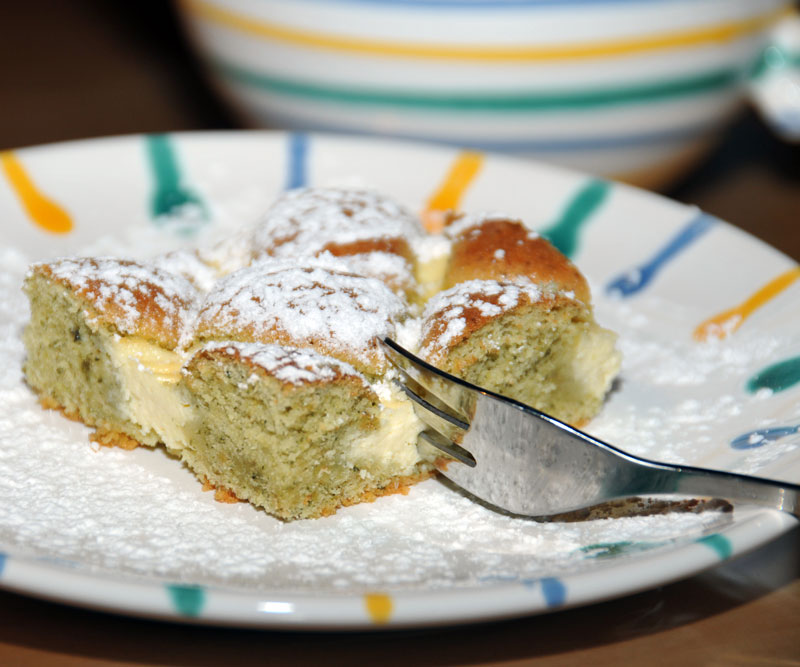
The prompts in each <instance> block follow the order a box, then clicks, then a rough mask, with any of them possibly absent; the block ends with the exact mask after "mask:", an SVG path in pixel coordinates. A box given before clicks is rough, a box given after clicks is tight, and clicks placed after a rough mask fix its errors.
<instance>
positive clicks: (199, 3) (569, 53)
mask: <svg viewBox="0 0 800 667" xmlns="http://www.w3.org/2000/svg"><path fill="white" fill-rule="evenodd" d="M180 1H181V3H182V4H183V6H184V9H185V10H186V11H187V13H191V14H194V15H195V16H196V17H197V18H200V19H202V20H205V21H208V22H211V23H214V24H217V25H221V26H224V27H226V28H229V29H231V30H236V31H239V32H242V33H245V34H247V35H250V36H252V37H257V38H260V39H266V40H275V41H282V42H288V43H291V44H296V45H299V46H305V47H310V48H316V49H324V50H329V51H345V52H350V53H361V54H371V55H379V56H391V57H398V58H421V59H431V60H472V61H482V62H536V61H548V60H581V59H591V58H608V57H614V56H622V55H630V54H635V53H644V52H648V51H659V50H668V49H682V48H686V47H689V46H701V45H705V44H715V43H724V42H730V41H733V40H736V39H739V38H741V37H744V36H747V35H750V34H752V33H755V32H758V31H760V30H763V29H764V28H765V27H767V26H769V25H771V24H772V23H775V22H776V21H777V20H778V19H780V18H781V17H783V16H785V15H787V14H788V13H790V12H792V9H791V8H789V7H783V8H780V9H777V10H771V11H768V12H765V13H763V14H759V15H757V16H753V17H749V18H745V19H739V20H732V21H725V22H720V23H716V24H714V25H710V26H705V27H700V28H692V29H688V30H679V31H674V32H661V33H652V34H650V35H645V36H641V37H638V36H637V37H628V38H621V39H615V40H595V41H588V40H587V41H585V42H577V43H563V44H554V45H547V46H544V45H537V46H505V47H504V46H458V45H448V46H445V45H440V44H425V43H421V42H401V41H378V40H371V39H359V38H355V37H342V36H338V35H332V34H327V33H324V32H316V31H309V30H298V29H295V28H291V27H286V26H283V25H280V24H277V23H272V22H270V21H264V20H261V19H255V18H251V17H249V16H246V15H244V14H240V13H238V12H234V11H230V10H228V9H223V8H221V7H218V6H216V5H214V4H213V3H211V2H206V1H205V0H180Z"/></svg>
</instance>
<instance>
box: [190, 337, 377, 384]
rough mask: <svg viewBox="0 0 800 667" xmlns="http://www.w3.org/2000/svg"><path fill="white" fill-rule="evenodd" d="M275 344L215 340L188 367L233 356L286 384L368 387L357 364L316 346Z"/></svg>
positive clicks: (251, 371)
mask: <svg viewBox="0 0 800 667" xmlns="http://www.w3.org/2000/svg"><path fill="white" fill-rule="evenodd" d="M271 347H272V346H271V345H269V344H263V345H262V344H260V343H254V344H247V343H244V344H242V343H238V342H235V341H229V342H223V343H219V344H211V345H209V346H206V347H203V348H200V349H199V350H198V351H197V352H195V354H194V355H193V356H192V358H191V359H190V360H189V361H188V362H187V364H186V370H187V371H188V372H191V371H192V369H193V368H194V367H195V366H196V365H197V363H198V362H199V361H201V360H203V359H206V360H208V361H211V362H215V363H216V362H218V361H220V360H231V361H234V362H238V363H241V364H243V365H244V366H246V367H247V368H248V370H249V372H250V373H255V374H256V375H258V376H261V377H267V376H269V377H271V378H273V379H275V380H277V381H278V382H280V383H281V384H283V385H284V387H289V386H291V385H295V384H298V383H302V384H305V385H313V386H322V385H324V384H328V383H335V384H338V385H345V384H349V385H351V387H352V391H353V392H354V393H355V392H360V391H364V390H365V389H366V388H367V387H368V385H367V384H366V383H365V381H364V378H363V377H362V376H361V375H359V374H357V372H356V370H355V368H352V367H350V366H347V365H345V363H344V362H340V361H339V360H338V359H334V358H333V357H330V358H327V357H323V356H322V355H318V354H317V353H315V352H314V351H312V350H297V349H293V348H284V347H281V348H277V347H276V348H275V349H274V351H273V350H271V349H270V348H271ZM263 357H268V360H267V361H264V360H263Z"/></svg>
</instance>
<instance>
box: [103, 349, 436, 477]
mask: <svg viewBox="0 0 800 667" xmlns="http://www.w3.org/2000/svg"><path fill="white" fill-rule="evenodd" d="M109 347H110V350H109V351H110V354H111V358H112V360H113V361H114V363H115V365H116V366H117V368H118V370H119V372H120V373H121V374H122V376H123V378H124V380H123V385H124V387H125V388H126V391H127V397H126V398H127V406H128V411H129V418H130V419H131V420H132V421H134V422H136V423H137V424H139V425H140V426H141V427H142V429H144V430H145V431H148V430H151V429H152V430H153V431H155V433H157V434H158V436H159V438H161V440H162V441H163V442H164V444H165V445H166V447H167V448H168V449H171V450H173V451H174V450H180V449H182V448H183V447H185V446H186V444H187V437H188V436H187V434H186V426H187V424H188V423H189V421H190V419H191V418H192V408H191V406H190V403H189V398H188V397H187V396H186V395H185V394H184V393H183V391H182V387H181V385H180V369H181V365H182V363H183V362H184V360H185V359H184V356H183V355H181V354H180V353H178V352H173V351H171V350H165V349H164V348H162V347H159V346H158V345H155V344H154V343H151V342H149V341H146V340H143V339H141V338H135V337H130V336H129V337H124V338H123V337H116V338H115V339H114V340H113V341H112V342H111V344H110V346H109ZM373 389H374V390H375V392H376V394H377V395H378V399H379V400H380V403H381V411H380V415H379V420H380V421H379V425H378V428H377V429H376V430H374V431H371V432H369V433H368V434H367V435H365V436H364V437H361V438H356V439H354V441H353V442H352V444H351V446H350V450H349V452H348V453H347V458H348V460H349V462H350V463H351V464H352V465H354V466H356V467H358V468H359V470H360V471H361V474H362V475H363V476H368V475H375V476H383V475H410V474H412V473H413V472H414V467H415V465H416V464H417V463H418V462H419V459H420V456H419V453H418V451H417V446H416V442H417V435H418V434H419V432H420V431H421V430H422V429H423V427H424V426H423V424H422V422H421V421H420V420H419V419H418V418H417V416H416V415H415V414H414V409H413V407H412V404H411V402H410V401H409V400H408V399H407V398H406V397H405V395H404V394H403V393H402V392H401V391H400V390H399V389H397V388H396V387H395V386H394V385H393V384H392V383H390V382H378V383H376V384H375V385H373Z"/></svg>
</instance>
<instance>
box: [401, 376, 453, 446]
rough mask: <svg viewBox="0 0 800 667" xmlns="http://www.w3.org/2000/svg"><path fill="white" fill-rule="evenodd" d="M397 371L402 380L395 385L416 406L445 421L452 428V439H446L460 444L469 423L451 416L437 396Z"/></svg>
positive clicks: (450, 411) (450, 412) (447, 408)
mask: <svg viewBox="0 0 800 667" xmlns="http://www.w3.org/2000/svg"><path fill="white" fill-rule="evenodd" d="M397 370H398V371H399V373H400V375H401V376H402V378H403V380H402V382H401V381H397V384H398V385H399V386H400V388H401V389H402V390H403V391H404V392H405V393H406V395H407V396H408V397H409V398H410V399H411V400H412V401H414V402H415V403H416V404H417V405H420V406H422V407H423V408H425V410H426V411H427V412H430V413H433V414H434V415H435V416H436V417H438V418H439V419H441V420H443V421H445V422H446V423H447V424H448V427H452V428H453V435H452V437H451V436H448V437H450V439H451V440H455V441H456V442H461V436H463V434H464V431H467V430H468V429H469V423H468V422H466V421H464V420H463V419H461V418H460V417H458V416H457V415H455V414H453V412H452V410H450V408H449V407H448V406H447V404H445V403H443V402H442V401H440V400H439V397H438V396H436V395H435V394H432V393H431V392H430V391H428V390H427V389H426V388H425V387H423V386H422V385H421V384H420V383H419V382H417V381H416V380H415V379H414V378H412V377H411V376H410V375H409V374H408V373H406V372H405V371H404V370H403V369H402V368H399V369H397Z"/></svg>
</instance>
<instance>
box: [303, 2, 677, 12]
mask: <svg viewBox="0 0 800 667" xmlns="http://www.w3.org/2000/svg"><path fill="white" fill-rule="evenodd" d="M306 1H307V2H309V3H312V4H313V3H316V4H326V5H330V4H333V2H336V1H338V3H339V4H355V5H383V6H386V7H392V8H394V7H398V6H400V7H420V8H424V9H458V10H463V9H539V8H552V7H555V8H559V7H565V6H575V5H577V6H581V5H595V6H599V5H633V4H639V5H641V4H666V3H675V2H685V1H686V0H333V1H332V0H306Z"/></svg>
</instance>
